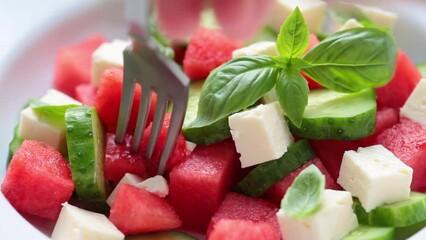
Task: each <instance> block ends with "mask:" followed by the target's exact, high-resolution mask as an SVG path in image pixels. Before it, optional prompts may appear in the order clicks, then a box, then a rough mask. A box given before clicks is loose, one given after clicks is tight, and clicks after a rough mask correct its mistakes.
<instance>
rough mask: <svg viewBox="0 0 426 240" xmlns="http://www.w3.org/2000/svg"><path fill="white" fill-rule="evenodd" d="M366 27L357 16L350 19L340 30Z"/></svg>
mask: <svg viewBox="0 0 426 240" xmlns="http://www.w3.org/2000/svg"><path fill="white" fill-rule="evenodd" d="M357 27H364V25H362V24H361V23H360V22H358V21H357V20H356V19H355V18H351V19H348V20H347V21H346V22H345V23H344V24H343V25H342V26H341V27H340V28H339V30H338V31H344V30H348V29H351V28H357Z"/></svg>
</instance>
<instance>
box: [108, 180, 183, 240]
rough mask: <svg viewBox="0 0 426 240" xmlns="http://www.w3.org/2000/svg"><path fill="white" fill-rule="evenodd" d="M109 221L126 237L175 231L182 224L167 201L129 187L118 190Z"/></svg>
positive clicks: (124, 185)
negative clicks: (128, 235)
mask: <svg viewBox="0 0 426 240" xmlns="http://www.w3.org/2000/svg"><path fill="white" fill-rule="evenodd" d="M109 220H111V222H112V223H114V225H115V226H116V227H117V228H118V229H119V230H120V231H121V232H123V233H124V234H126V235H127V234H141V233H149V232H155V231H166V230H172V229H176V228H178V227H179V226H180V225H181V223H182V222H181V221H180V220H179V217H178V215H177V214H176V212H175V211H174V210H173V208H172V207H171V206H170V204H169V203H168V202H167V201H166V199H164V198H161V197H158V196H156V195H154V194H152V193H150V192H148V191H146V190H145V189H143V188H138V187H135V186H132V185H129V184H122V185H121V186H120V188H119V189H118V192H117V195H116V199H115V201H114V203H113V205H112V207H111V210H110V216H109Z"/></svg>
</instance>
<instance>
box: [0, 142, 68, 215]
mask: <svg viewBox="0 0 426 240" xmlns="http://www.w3.org/2000/svg"><path fill="white" fill-rule="evenodd" d="M1 191H2V192H3V194H4V196H5V197H6V198H7V199H8V200H9V202H10V203H11V204H12V206H14V207H15V209H16V210H18V211H21V212H25V213H29V214H32V215H36V216H40V217H43V218H48V219H52V220H56V219H57V218H58V216H59V212H60V211H61V208H62V206H61V204H62V203H63V202H66V201H68V200H69V199H70V197H71V195H72V193H73V191H74V183H73V181H72V178H71V170H70V167H69V165H68V163H67V162H66V161H65V160H64V158H63V157H62V156H61V154H60V153H59V152H58V151H57V150H56V149H55V148H53V147H51V146H50V145H48V144H45V143H41V142H37V141H33V140H25V141H24V142H23V143H22V145H21V147H20V148H19V149H18V150H17V151H16V153H15V154H14V155H13V158H12V161H11V162H10V165H9V168H8V171H7V173H6V176H5V179H4V182H3V184H2V187H1Z"/></svg>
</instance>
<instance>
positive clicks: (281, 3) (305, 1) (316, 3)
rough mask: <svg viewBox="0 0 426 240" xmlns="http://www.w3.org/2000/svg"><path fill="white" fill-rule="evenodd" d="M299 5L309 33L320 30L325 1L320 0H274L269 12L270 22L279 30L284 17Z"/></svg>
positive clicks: (323, 17) (324, 12)
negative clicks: (271, 9)
mask: <svg viewBox="0 0 426 240" xmlns="http://www.w3.org/2000/svg"><path fill="white" fill-rule="evenodd" d="M296 7H299V9H300V11H301V12H302V14H303V17H304V18H305V22H306V24H307V25H308V28H309V31H310V32H311V33H319V32H321V30H322V27H323V23H324V19H325V15H326V9H327V3H325V2H324V1H320V0H276V1H275V6H274V8H273V11H272V13H271V15H270V16H271V19H270V20H269V21H270V24H271V25H272V26H273V27H274V28H275V29H276V30H279V29H280V27H281V25H282V24H283V23H284V21H285V19H286V18H287V17H288V16H289V15H290V14H291V13H292V12H293V10H294V9H295V8H296Z"/></svg>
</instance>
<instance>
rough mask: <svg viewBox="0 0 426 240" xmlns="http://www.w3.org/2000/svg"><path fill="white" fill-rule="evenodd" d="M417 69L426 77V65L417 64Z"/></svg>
mask: <svg viewBox="0 0 426 240" xmlns="http://www.w3.org/2000/svg"><path fill="white" fill-rule="evenodd" d="M417 68H418V69H419V71H420V72H421V73H422V75H423V77H426V63H419V64H417Z"/></svg>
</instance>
